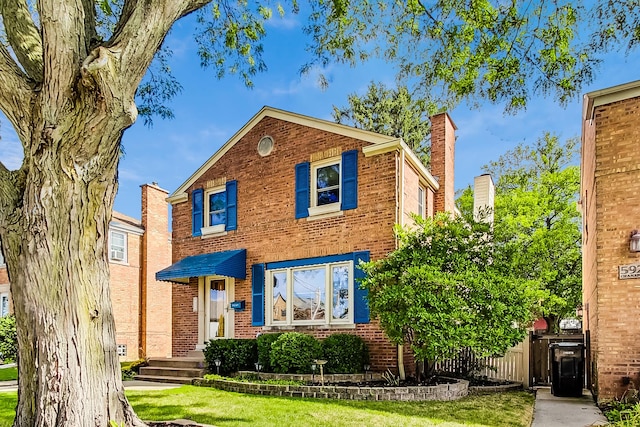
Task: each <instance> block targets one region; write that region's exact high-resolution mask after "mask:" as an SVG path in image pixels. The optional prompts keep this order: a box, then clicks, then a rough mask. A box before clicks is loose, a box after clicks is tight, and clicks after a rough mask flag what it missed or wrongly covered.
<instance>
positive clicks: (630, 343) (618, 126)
mask: <svg viewBox="0 0 640 427" xmlns="http://www.w3.org/2000/svg"><path fill="white" fill-rule="evenodd" d="M587 125H588V124H587ZM593 126H595V128H594V129H595V131H593V130H587V132H585V139H584V144H585V148H584V149H583V183H582V192H583V194H582V198H583V210H586V215H585V218H586V226H587V228H588V235H587V234H586V233H585V236H584V242H585V249H586V251H585V258H584V261H583V262H584V273H583V274H584V284H585V286H584V300H585V306H586V304H588V307H585V309H586V308H588V316H587V319H585V328H586V329H588V330H589V331H590V332H591V355H592V359H593V362H594V364H595V366H597V376H596V378H595V379H594V380H595V381H594V382H595V383H596V384H597V393H598V399H600V400H602V399H609V398H612V397H616V396H617V397H619V396H621V395H622V393H623V392H624V390H626V388H627V385H626V384H625V382H626V380H625V378H630V379H631V380H632V381H634V383H635V387H636V388H638V387H640V357H639V355H640V339H638V337H639V336H640V323H639V322H637V321H636V320H635V319H637V318H638V313H639V307H640V279H626V280H621V279H618V266H620V265H625V264H635V263H638V262H640V253H630V252H629V235H630V231H631V230H633V229H640V166H639V165H640V150H639V149H638V147H640V98H631V99H627V100H624V101H619V102H615V103H611V104H608V105H604V106H601V107H597V108H596V110H595V115H594V124H593ZM593 136H594V137H593ZM594 184H595V185H594ZM587 192H589V194H590V195H587ZM594 275H595V279H594ZM585 314H587V310H585Z"/></svg>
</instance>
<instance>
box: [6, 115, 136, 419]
mask: <svg viewBox="0 0 640 427" xmlns="http://www.w3.org/2000/svg"><path fill="white" fill-rule="evenodd" d="M94 105H95V104H94ZM83 112H84V114H83ZM87 112H89V113H88V114H87ZM44 123H45V122H44V121H42V122H41V123H39V124H36V126H35V127H36V128H38V127H40V128H41V129H43V131H42V132H34V135H44V137H43V138H41V140H40V141H34V145H33V146H34V147H38V149H37V150H34V151H32V152H30V153H25V164H26V165H28V174H26V178H25V184H24V194H23V197H22V200H21V204H22V206H20V207H19V209H17V210H16V213H15V214H14V215H12V216H11V217H10V218H9V220H8V221H7V222H6V223H7V224H8V225H7V226H6V229H5V232H4V233H3V235H2V242H3V246H4V249H5V256H6V259H7V263H8V267H9V273H10V282H11V293H12V296H13V301H14V307H15V314H16V324H17V331H18V344H19V345H18V347H19V350H18V370H19V379H18V406H17V409H16V418H15V421H14V425H15V426H100V427H104V426H108V425H109V422H110V421H115V422H117V423H118V425H119V426H120V425H121V424H124V425H126V426H142V425H144V423H142V422H141V421H140V420H139V419H138V418H137V416H136V415H135V413H134V412H133V410H132V408H131V406H130V405H129V403H128V401H127V399H126V397H125V395H124V388H123V385H122V380H121V373H120V364H119V361H118V357H117V352H116V343H115V323H114V319H113V312H112V308H111V299H110V294H109V264H108V260H107V241H108V224H109V221H110V218H111V212H112V207H113V201H114V198H115V194H116V191H117V181H116V171H117V165H118V157H119V145H120V144H119V143H120V138H121V135H122V130H123V129H124V127H126V126H127V125H128V124H125V123H129V124H130V121H128V122H127V121H126V120H124V121H123V120H119V119H114V118H113V116H111V117H109V116H108V115H107V114H105V113H104V112H100V111H99V108H98V109H95V108H92V106H91V105H85V106H83V105H82V104H80V106H79V108H78V109H74V111H73V112H71V113H69V114H67V115H66V116H65V118H63V119H61V120H60V121H59V122H58V125H57V126H56V127H55V129H52V130H51V131H49V130H48V129H46V127H45V124H44ZM107 140H110V143H109V144H106V143H105V141H107ZM0 230H1V227H0ZM134 315H137V314H135V313H134Z"/></svg>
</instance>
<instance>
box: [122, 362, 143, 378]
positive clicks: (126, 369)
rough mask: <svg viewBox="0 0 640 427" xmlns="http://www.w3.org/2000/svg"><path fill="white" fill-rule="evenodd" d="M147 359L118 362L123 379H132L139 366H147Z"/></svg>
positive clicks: (136, 373) (137, 372)
mask: <svg viewBox="0 0 640 427" xmlns="http://www.w3.org/2000/svg"><path fill="white" fill-rule="evenodd" d="M148 365H149V362H148V361H147V359H138V360H134V361H132V362H120V370H121V371H122V379H123V380H127V381H128V380H132V379H134V378H135V377H136V375H138V374H139V373H140V368H141V367H143V366H148Z"/></svg>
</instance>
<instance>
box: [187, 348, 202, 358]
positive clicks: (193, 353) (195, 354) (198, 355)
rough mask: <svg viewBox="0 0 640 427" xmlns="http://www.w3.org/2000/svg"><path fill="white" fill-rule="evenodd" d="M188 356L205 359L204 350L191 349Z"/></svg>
mask: <svg viewBox="0 0 640 427" xmlns="http://www.w3.org/2000/svg"><path fill="white" fill-rule="evenodd" d="M187 357H193V358H194V359H200V360H204V352H203V351H202V350H189V352H188V353H187Z"/></svg>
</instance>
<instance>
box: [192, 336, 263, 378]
mask: <svg viewBox="0 0 640 427" xmlns="http://www.w3.org/2000/svg"><path fill="white" fill-rule="evenodd" d="M204 358H205V361H206V363H207V369H208V370H209V372H212V373H217V368H216V364H215V360H216V359H219V360H220V361H221V362H222V363H221V365H220V374H221V375H228V374H230V373H233V372H237V371H240V370H254V369H255V365H254V363H255V362H256V361H257V360H258V350H257V345H256V340H255V339H224V340H211V341H209V343H208V344H207V346H206V347H205V349H204Z"/></svg>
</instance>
